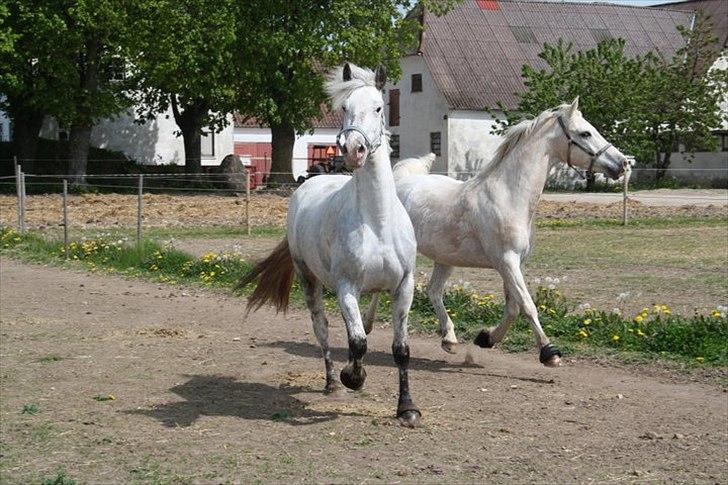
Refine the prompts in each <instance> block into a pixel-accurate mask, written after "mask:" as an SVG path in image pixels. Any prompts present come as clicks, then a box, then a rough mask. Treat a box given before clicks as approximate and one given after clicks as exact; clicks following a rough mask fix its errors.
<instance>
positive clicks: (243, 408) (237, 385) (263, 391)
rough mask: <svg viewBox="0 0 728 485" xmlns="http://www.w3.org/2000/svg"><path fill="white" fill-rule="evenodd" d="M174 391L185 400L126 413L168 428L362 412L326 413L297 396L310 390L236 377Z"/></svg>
mask: <svg viewBox="0 0 728 485" xmlns="http://www.w3.org/2000/svg"><path fill="white" fill-rule="evenodd" d="M185 377H189V378H190V379H189V380H188V381H187V382H185V383H183V384H180V385H177V386H174V387H172V388H171V389H170V390H171V391H172V392H174V393H175V394H177V395H178V396H180V397H182V398H184V399H185V401H180V402H171V403H167V404H162V405H160V406H155V407H154V408H152V409H135V410H127V411H124V413H126V414H137V415H138V414H141V415H144V416H149V417H152V418H154V419H156V420H157V421H160V422H161V423H162V424H164V425H165V426H167V427H177V426H181V427H187V426H191V425H192V424H193V423H194V422H195V421H197V420H198V419H199V418H200V417H202V416H232V417H237V418H242V419H251V420H263V421H281V422H285V423H288V424H290V425H292V426H300V425H307V424H315V423H321V422H325V421H331V420H333V419H336V418H338V417H339V416H340V415H344V416H360V414H358V413H339V412H323V411H315V410H311V409H307V408H306V403H304V402H303V401H300V400H298V399H296V398H295V397H294V396H293V395H294V394H298V393H300V392H307V391H310V389H308V388H303V387H299V386H285V385H282V386H280V387H273V386H269V385H267V384H263V383H260V382H241V381H238V380H236V379H235V378H234V377H226V376H210V375H195V376H185Z"/></svg>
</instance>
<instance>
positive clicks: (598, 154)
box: [557, 116, 612, 179]
mask: <svg viewBox="0 0 728 485" xmlns="http://www.w3.org/2000/svg"><path fill="white" fill-rule="evenodd" d="M557 119H558V120H559V125H560V126H561V129H562V130H564V135H565V136H566V139H567V140H569V149H568V151H567V152H566V164H567V165H568V166H569V168H571V169H572V170H574V171H575V172H576V173H578V174H579V176H580V177H581V178H583V179H585V178H586V176H585V175H584V174H583V173H582V172H580V171H579V169H578V168H576V167H575V166H573V165H572V164H571V146H572V145H576V146H578V147H579V148H581V150H582V151H583V152H584V153H586V154H587V155H589V156H590V157H591V161H590V162H589V168H588V169H587V171H588V172H591V171H592V168H594V163H596V161H597V160H598V159H599V157H601V156H602V155H603V154H604V152H606V151H607V150H609V147H611V146H612V144H611V143H607V144H606V145H604V146H603V147H602V148H601V150H599V151H598V152H596V153H594V152H593V151H592V149H591V148H589V147H588V146H585V145H584V144H582V143H581V142H580V141H579V140H577V139H575V138H574V137H572V136H571V133H569V130H568V129H567V128H566V123H564V118H562V117H561V116H559V117H558V118H557Z"/></svg>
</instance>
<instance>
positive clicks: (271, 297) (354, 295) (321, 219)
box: [239, 64, 421, 426]
mask: <svg viewBox="0 0 728 485" xmlns="http://www.w3.org/2000/svg"><path fill="white" fill-rule="evenodd" d="M385 81H386V74H385V72H384V69H383V68H382V67H380V68H378V69H377V71H376V73H374V72H372V71H370V70H367V69H361V68H359V67H357V66H354V65H350V64H346V65H345V66H344V67H343V69H338V70H336V71H335V72H334V74H333V75H332V76H331V77H330V79H329V81H328V83H327V85H326V89H327V92H328V93H329V95H330V96H331V99H332V104H333V106H334V109H341V110H342V111H343V113H342V115H343V119H344V126H343V128H342V129H341V131H340V132H339V135H338V136H337V143H338V144H339V146H340V148H341V151H342V152H343V153H344V156H345V162H346V165H347V167H348V168H349V169H352V170H354V174H353V176H346V175H326V176H321V177H314V178H311V179H309V180H308V181H306V182H305V183H304V184H303V185H301V186H300V187H299V188H298V190H296V192H295V193H294V194H293V196H292V197H291V200H290V203H289V205H288V220H287V229H288V233H287V238H286V239H285V240H284V241H283V242H281V243H280V245H279V246H278V247H277V248H276V249H275V250H274V251H273V252H272V253H271V255H270V256H268V257H267V258H266V259H265V260H263V261H261V262H259V263H258V264H257V265H256V266H255V267H254V268H253V269H252V270H251V272H250V273H249V274H248V275H246V276H245V277H244V278H243V279H242V280H241V281H240V283H239V287H244V286H246V285H247V284H249V283H251V282H253V281H256V282H257V287H256V289H255V291H254V292H253V294H252V296H251V297H250V298H249V300H248V310H250V309H253V308H254V309H258V308H260V307H261V306H262V305H263V304H264V303H266V302H271V303H273V304H275V305H276V307H277V309H278V310H279V311H280V310H285V309H286V307H287V305H288V296H289V292H290V289H291V285H292V281H293V273H294V271H295V273H296V275H297V276H298V278H299V279H300V281H301V285H302V287H303V291H304V293H305V297H306V304H307V306H308V309H309V310H310V312H311V319H312V320H313V328H314V333H315V334H316V338H317V339H318V341H319V344H320V345H321V349H322V351H323V356H324V362H325V365H326V388H325V390H326V391H327V392H332V391H334V390H335V388H336V378H335V375H334V367H333V362H332V360H331V353H330V351H329V342H328V338H329V337H328V334H329V330H328V321H327V320H326V314H325V312H324V305H323V299H322V298H323V287H324V286H326V287H328V288H332V289H333V290H335V291H336V296H337V299H338V302H339V307H340V308H341V313H342V315H343V317H344V321H345V323H346V331H347V334H348V340H349V362H348V364H347V365H346V366H345V367H344V369H343V370H342V371H341V374H340V377H341V382H342V383H343V384H344V385H345V386H346V387H348V388H350V389H360V388H361V387H362V386H363V385H364V380H365V378H366V372H365V370H364V368H363V366H362V358H363V357H364V354H365V353H366V350H367V341H366V332H365V329H364V324H363V321H362V318H361V315H360V312H359V304H358V301H359V297H360V296H361V295H362V294H366V293H372V292H379V291H389V292H391V294H392V302H393V303H392V323H393V327H394V342H393V343H392V353H393V355H394V360H395V362H396V363H397V366H398V367H399V405H398V407H397V416H398V417H399V419H400V420H401V421H402V422H403V423H404V424H405V425H408V426H415V425H417V424H418V423H419V421H420V417H421V413H420V411H419V410H418V409H417V407H416V406H415V405H414V403H413V402H412V399H411V397H410V393H409V385H408V379H407V367H408V365H409V345H408V343H407V317H408V313H409V309H410V305H411V304H412V296H413V291H414V269H415V257H416V254H417V242H416V240H415V234H414V229H413V228H412V223H411V222H410V220H409V217H408V216H407V212H406V211H405V209H404V207H403V206H402V203H401V202H400V201H399V199H398V198H397V192H396V189H395V185H394V176H393V174H392V168H391V162H390V159H389V152H390V148H389V139H388V138H389V133H388V132H387V131H386V130H385V128H384V126H385V123H384V110H383V106H384V100H383V98H382V94H381V89H382V88H383V87H384V83H385ZM370 320H373V316H368V317H367V321H370Z"/></svg>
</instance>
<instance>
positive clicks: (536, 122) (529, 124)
mask: <svg viewBox="0 0 728 485" xmlns="http://www.w3.org/2000/svg"><path fill="white" fill-rule="evenodd" d="M569 107H570V105H569V104H562V105H561V106H558V107H556V108H553V109H547V110H546V111H543V112H542V113H541V114H539V115H538V116H537V117H535V118H533V119H530V120H523V121H521V122H520V123H518V124H516V125H513V126H511V127H510V128H508V130H506V132H505V133H504V134H503V141H502V142H501V144H500V145H498V148H497V149H496V151H495V154H494V155H493V159H492V161H491V163H489V164H487V165H486V166H485V168H484V169H483V173H490V172H491V171H492V170H493V169H494V168H496V167H497V166H498V165H500V164H501V162H503V160H505V159H506V158H508V155H510V154H511V152H512V151H513V150H514V149H515V148H516V147H517V146H518V145H519V144H520V142H521V141H525V140H527V139H528V138H529V137H530V136H531V135H532V134H533V133H535V132H536V131H538V129H539V128H540V127H541V125H543V124H544V123H546V122H547V121H549V120H552V119H554V118H556V117H557V116H559V115H562V114H564V112H565V111H566V109H567V108H569Z"/></svg>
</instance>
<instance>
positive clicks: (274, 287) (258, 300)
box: [235, 239, 293, 313]
mask: <svg viewBox="0 0 728 485" xmlns="http://www.w3.org/2000/svg"><path fill="white" fill-rule="evenodd" d="M253 282H255V283H256V287H255V291H253V294H252V295H250V298H248V313H250V311H251V310H252V311H255V310H258V309H259V308H260V307H262V306H263V305H264V304H266V303H270V304H271V305H274V306H275V307H276V311H278V312H280V311H283V312H285V311H286V310H288V299H289V296H290V294H291V287H292V286H293V258H292V257H291V250H290V249H289V247H288V239H284V240H283V241H282V242H281V243H280V244H279V245H278V246H277V247H276V248H275V249H274V250H273V252H272V253H270V254H269V255H268V257H267V258H265V259H264V260H262V261H259V262H258V263H257V264H256V265H255V266H253V269H251V270H250V271H249V272H248V274H246V275H245V276H243V277H242V278H241V279H240V281H238V284H237V285H235V290H238V291H239V290H242V289H243V288H245V287H246V286H248V285H249V284H251V283H253Z"/></svg>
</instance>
